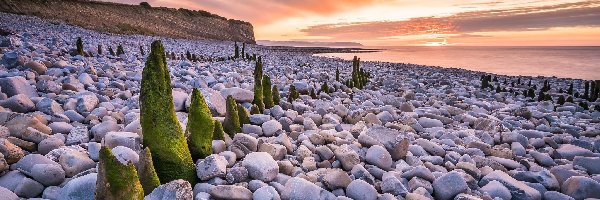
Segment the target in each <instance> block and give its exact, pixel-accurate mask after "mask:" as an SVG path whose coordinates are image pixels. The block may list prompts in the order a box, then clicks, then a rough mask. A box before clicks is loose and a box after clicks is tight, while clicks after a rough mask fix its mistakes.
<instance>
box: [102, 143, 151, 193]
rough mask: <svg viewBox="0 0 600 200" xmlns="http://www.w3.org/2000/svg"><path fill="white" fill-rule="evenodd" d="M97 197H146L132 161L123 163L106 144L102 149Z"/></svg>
mask: <svg viewBox="0 0 600 200" xmlns="http://www.w3.org/2000/svg"><path fill="white" fill-rule="evenodd" d="M99 159H100V162H99V163H98V180H97V181H96V194H95V199H102V200H111V199H115V200H121V199H144V189H143V188H142V185H141V184H140V180H139V179H138V174H137V172H136V170H135V167H134V166H133V164H132V163H127V165H123V164H121V162H119V160H117V158H116V157H115V156H114V155H113V154H112V152H111V151H110V149H109V148H108V147H106V146H104V147H102V148H101V149H100V156H99Z"/></svg>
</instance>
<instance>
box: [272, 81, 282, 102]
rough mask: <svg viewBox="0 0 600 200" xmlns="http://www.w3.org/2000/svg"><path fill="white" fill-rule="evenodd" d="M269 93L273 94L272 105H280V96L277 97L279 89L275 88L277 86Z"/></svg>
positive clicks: (275, 86)
mask: <svg viewBox="0 0 600 200" xmlns="http://www.w3.org/2000/svg"><path fill="white" fill-rule="evenodd" d="M271 92H272V93H273V104H275V105H279V103H281V96H280V95H279V89H278V88H277V85H274V86H273V91H271Z"/></svg>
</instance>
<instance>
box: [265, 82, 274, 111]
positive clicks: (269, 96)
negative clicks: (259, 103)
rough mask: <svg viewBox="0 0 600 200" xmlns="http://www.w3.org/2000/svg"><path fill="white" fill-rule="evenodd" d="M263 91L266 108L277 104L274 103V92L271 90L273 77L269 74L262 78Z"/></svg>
mask: <svg viewBox="0 0 600 200" xmlns="http://www.w3.org/2000/svg"><path fill="white" fill-rule="evenodd" d="M262 88H263V89H262V93H263V102H264V104H265V108H267V109H270V108H272V107H273V106H275V103H273V92H272V90H271V78H269V76H267V75H263V78H262Z"/></svg>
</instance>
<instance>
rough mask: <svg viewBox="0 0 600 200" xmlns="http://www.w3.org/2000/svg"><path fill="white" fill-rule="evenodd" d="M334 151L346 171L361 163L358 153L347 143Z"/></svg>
mask: <svg viewBox="0 0 600 200" xmlns="http://www.w3.org/2000/svg"><path fill="white" fill-rule="evenodd" d="M333 153H334V155H335V157H336V159H337V160H338V161H340V163H341V164H342V168H344V170H346V171H349V170H352V168H353V167H354V166H355V165H358V164H359V163H360V157H359V156H358V153H356V151H354V150H353V149H352V148H351V147H350V146H349V145H347V144H344V145H342V146H340V147H338V148H337V149H335V151H334V152H333Z"/></svg>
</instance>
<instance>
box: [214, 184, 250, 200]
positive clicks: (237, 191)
mask: <svg viewBox="0 0 600 200" xmlns="http://www.w3.org/2000/svg"><path fill="white" fill-rule="evenodd" d="M210 196H211V197H213V198H215V199H232V200H251V199H252V192H251V191H250V190H249V189H247V188H245V187H242V186H236V185H218V186H216V187H213V188H212V189H211V190H210Z"/></svg>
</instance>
